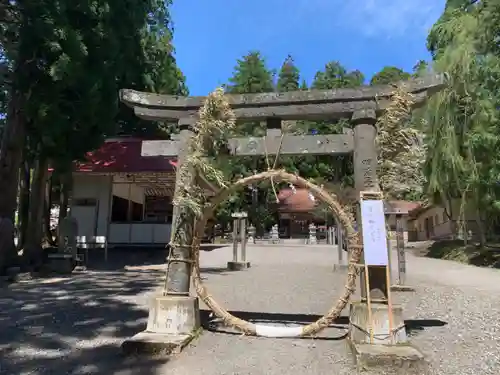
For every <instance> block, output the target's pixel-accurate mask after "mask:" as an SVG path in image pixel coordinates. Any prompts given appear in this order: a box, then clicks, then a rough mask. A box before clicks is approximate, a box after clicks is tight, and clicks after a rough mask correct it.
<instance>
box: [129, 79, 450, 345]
mask: <svg viewBox="0 0 500 375" xmlns="http://www.w3.org/2000/svg"><path fill="white" fill-rule="evenodd" d="M444 82H445V79H444V76H443V75H429V76H427V77H424V78H419V79H413V80H410V81H406V82H401V84H400V85H401V87H402V88H403V89H404V90H406V91H407V92H409V93H411V94H412V95H413V96H414V99H415V102H414V106H415V107H418V106H421V105H423V104H424V102H425V100H426V99H427V97H429V96H430V95H432V94H434V93H436V92H438V91H439V90H441V89H442V88H443V87H444ZM393 93H394V86H390V85H386V86H378V87H360V88H353V89H336V90H317V91H316V90H311V91H294V92H286V93H263V94H239V95H228V96H227V97H228V100H229V103H230V105H231V107H232V109H233V111H234V113H235V116H236V118H237V120H240V121H245V120H248V121H265V122H266V125H267V136H266V137H246V138H232V139H230V141H229V145H230V151H231V153H232V154H233V155H236V156H249V155H264V154H265V153H266V151H267V153H268V154H271V155H272V154H276V153H277V152H278V149H280V151H279V152H280V153H281V154H286V155H301V154H309V155H324V154H330V155H333V154H348V153H353V158H354V180H355V190H356V192H357V196H359V193H360V192H361V191H379V189H380V188H379V184H378V180H377V175H376V171H377V150H376V144H375V137H376V135H377V129H376V126H375V124H376V121H377V116H380V115H381V114H382V113H383V112H384V111H385V110H386V109H387V108H388V106H389V105H390V104H391V95H392V94H393ZM120 99H121V101H122V102H123V103H125V104H126V105H127V106H129V107H131V108H133V109H134V112H135V114H136V115H137V116H138V117H140V118H142V119H146V120H152V121H172V122H173V121H176V122H178V124H179V127H180V134H179V138H178V140H170V141H147V142H146V141H145V142H143V146H142V155H143V156H159V155H164V156H177V157H178V170H179V169H180V168H179V167H180V165H181V164H182V163H183V160H184V158H185V156H186V155H185V152H184V150H185V149H186V147H185V145H186V142H187V141H188V140H189V138H190V137H191V136H192V135H193V125H194V124H195V123H196V121H197V113H198V110H199V108H200V107H201V106H202V105H203V101H204V97H178V96H172V95H160V94H152V93H145V92H138V91H134V90H128V89H124V90H121V91H120ZM339 118H350V119H351V123H352V126H353V131H352V132H349V133H348V134H335V135H331V134H330V135H289V134H284V135H283V136H282V134H281V122H282V120H332V119H339ZM280 143H281V147H280ZM178 181H179V179H178V178H177V183H178ZM177 183H176V185H177ZM177 190H178V189H177V186H176V191H177ZM358 212H359V210H358ZM174 213H175V210H174ZM358 215H359V213H358ZM174 222H175V218H174ZM357 223H358V226H359V224H360V223H361V219H360V217H359V216H358V218H357ZM173 230H174V229H173ZM173 230H172V231H173ZM172 252H173V253H174V255H175V256H174V257H173V258H172V259H169V260H168V265H167V268H168V279H167V281H166V291H165V295H162V296H158V297H156V299H155V301H154V302H152V304H151V310H150V313H149V320H148V327H147V330H146V331H145V332H143V333H141V334H139V335H136V336H135V339H134V338H132V339H131V340H129V341H132V342H135V343H136V344H137V343H139V342H147V343H148V344H151V343H153V342H154V343H156V344H157V345H160V346H163V347H167V348H172V349H175V348H177V349H178V350H179V349H180V348H182V347H183V346H184V345H185V344H186V342H188V341H189V340H190V337H191V336H192V332H193V331H195V330H196V329H197V328H198V327H199V317H198V299H197V298H196V297H190V296H189V287H190V276H191V275H190V263H189V262H188V261H187V259H183V257H187V256H188V254H186V253H185V250H182V249H180V250H179V249H175V248H173V249H172ZM369 278H370V281H369V283H370V289H371V290H370V291H369V293H370V295H373V296H374V298H375V299H376V300H381V297H387V288H388V287H390V286H388V285H387V282H386V274H385V270H383V269H380V271H378V270H377V268H374V269H373V271H370V274H369ZM361 285H362V287H361V292H362V297H363V298H364V299H365V300H366V295H367V291H366V290H365V289H366V288H364V287H363V283H361ZM374 292H375V293H374ZM381 294H382V295H383V296H381ZM383 306H385V305H381V306H380V307H379V308H384V307H383ZM387 315H388V314H387ZM367 324H368V323H367Z"/></svg>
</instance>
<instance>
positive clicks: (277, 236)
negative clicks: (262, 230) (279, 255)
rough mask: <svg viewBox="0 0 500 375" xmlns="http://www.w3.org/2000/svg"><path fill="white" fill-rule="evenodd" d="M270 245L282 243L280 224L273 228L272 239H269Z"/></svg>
mask: <svg viewBox="0 0 500 375" xmlns="http://www.w3.org/2000/svg"><path fill="white" fill-rule="evenodd" d="M269 243H271V244H277V243H280V232H279V228H278V224H274V225H273V226H272V227H271V238H270V239H269Z"/></svg>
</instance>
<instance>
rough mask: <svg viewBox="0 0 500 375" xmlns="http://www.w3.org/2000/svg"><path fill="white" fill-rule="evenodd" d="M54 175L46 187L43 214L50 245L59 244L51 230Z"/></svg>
mask: <svg viewBox="0 0 500 375" xmlns="http://www.w3.org/2000/svg"><path fill="white" fill-rule="evenodd" d="M53 181H54V179H53V176H49V178H48V181H47V183H46V184H45V185H46V188H45V200H44V215H43V226H44V232H45V238H46V239H47V242H48V243H49V245H50V246H57V243H56V241H54V237H53V236H52V232H51V230H50V214H51V209H52V187H53Z"/></svg>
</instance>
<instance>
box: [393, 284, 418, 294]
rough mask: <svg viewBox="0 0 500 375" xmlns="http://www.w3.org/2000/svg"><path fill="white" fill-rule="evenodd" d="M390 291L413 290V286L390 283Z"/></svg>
mask: <svg viewBox="0 0 500 375" xmlns="http://www.w3.org/2000/svg"><path fill="white" fill-rule="evenodd" d="M391 291H393V292H414V291H415V288H414V287H412V286H409V285H397V284H394V285H391Z"/></svg>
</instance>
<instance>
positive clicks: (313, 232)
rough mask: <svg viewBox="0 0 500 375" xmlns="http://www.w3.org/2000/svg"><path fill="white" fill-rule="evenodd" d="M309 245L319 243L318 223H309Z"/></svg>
mask: <svg viewBox="0 0 500 375" xmlns="http://www.w3.org/2000/svg"><path fill="white" fill-rule="evenodd" d="M308 244H309V245H317V244H318V238H317V237H316V225H314V224H313V223H311V224H309V241H308Z"/></svg>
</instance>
